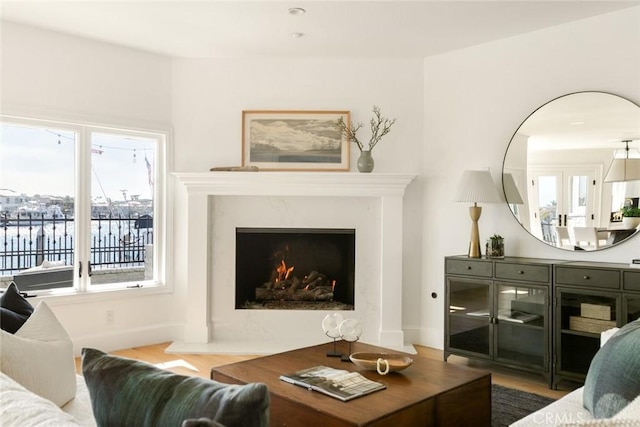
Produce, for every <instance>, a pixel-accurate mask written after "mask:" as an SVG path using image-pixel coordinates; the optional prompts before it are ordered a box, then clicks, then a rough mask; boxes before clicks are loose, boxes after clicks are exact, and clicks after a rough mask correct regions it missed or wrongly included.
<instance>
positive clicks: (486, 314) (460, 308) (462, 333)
mask: <svg viewBox="0 0 640 427" xmlns="http://www.w3.org/2000/svg"><path fill="white" fill-rule="evenodd" d="M448 283H449V295H448V298H449V313H448V315H447V323H448V330H449V334H448V338H447V339H448V344H449V348H455V349H457V350H463V351H466V352H470V353H475V354H481V355H486V356H491V345H490V336H491V326H492V325H491V318H492V317H493V313H492V312H491V287H490V285H491V282H490V281H482V280H464V279H448Z"/></svg>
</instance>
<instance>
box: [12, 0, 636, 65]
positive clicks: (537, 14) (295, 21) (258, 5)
mask: <svg viewBox="0 0 640 427" xmlns="http://www.w3.org/2000/svg"><path fill="white" fill-rule="evenodd" d="M638 5H640V0H633V1H559V0H553V1H508V0H502V1H493V2H488V1H479V0H474V1H455V0H446V1H419V0H414V1H333V0H324V1H307V0H301V1H295V2H294V1H271V0H261V1H242V0H235V1H211V0H200V1H182V0H168V1H153V0H138V1H118V0H111V1H82V0H75V1H51V0H40V1H31V0H18V1H16V0H13V1H7V0H0V7H1V9H0V16H1V18H2V20H3V21H9V22H17V23H21V24H26V25H31V26H37V27H42V28H46V29H50V30H54V31H59V32H62V33H67V34H72V35H75V36H81V37H87V38H90V39H95V40H100V41H104V42H109V43H113V44H117V45H122V46H127V47H132V48H136V49H141V50H145V51H150V52H154V53H159V54H163V55H169V56H173V57H184V58H215V57H298V58H299V57H320V58H326V57H333V58H356V57H358V58H424V57H428V56H431V55H436V54H440V53H443V52H448V51H452V50H456V49H461V48H465V47H469V46H474V45H478V44H482V43H487V42H490V41H493V40H498V39H502V38H507V37H512V36H516V35H519V34H523V33H527V32H531V31H536V30H540V29H543V28H548V27H552V26H555V25H561V24H564V23H567V22H571V21H576V20H580V19H585V18H589V17H592V16H596V15H600V14H604V13H609V12H613V11H617V10H621V9H624V8H628V7H633V6H638ZM292 7H300V8H304V9H305V10H306V13H304V14H302V15H292V14H290V13H289V12H288V10H289V8H292ZM293 33H304V35H303V36H302V37H298V38H296V37H293V36H292V34H293Z"/></svg>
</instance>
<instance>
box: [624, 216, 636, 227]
mask: <svg viewBox="0 0 640 427" xmlns="http://www.w3.org/2000/svg"><path fill="white" fill-rule="evenodd" d="M622 225H624V228H626V229H631V228H636V227H638V225H640V217H637V216H624V217H622Z"/></svg>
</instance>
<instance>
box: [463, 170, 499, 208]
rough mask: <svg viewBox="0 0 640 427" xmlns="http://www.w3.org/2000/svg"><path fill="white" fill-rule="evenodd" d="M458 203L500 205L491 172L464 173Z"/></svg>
mask: <svg viewBox="0 0 640 427" xmlns="http://www.w3.org/2000/svg"><path fill="white" fill-rule="evenodd" d="M455 201H456V202H472V203H499V202H500V197H498V192H497V191H496V187H495V184H494V183H493V179H492V178H491V173H490V172H489V171H469V170H468V171H464V173H463V174H462V179H461V180H460V184H459V185H458V193H457V194H456V198H455Z"/></svg>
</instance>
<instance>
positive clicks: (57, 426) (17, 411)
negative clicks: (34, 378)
mask: <svg viewBox="0 0 640 427" xmlns="http://www.w3.org/2000/svg"><path fill="white" fill-rule="evenodd" d="M0 408H2V425H3V426H36V425H37V426H41V427H49V426H51V427H63V426H64V427H67V426H74V427H75V426H79V425H80V424H78V423H77V422H76V420H75V419H74V418H73V417H72V416H71V415H69V414H67V413H65V412H63V411H62V409H60V408H58V407H57V406H56V405H55V404H54V403H53V402H51V401H50V400H47V399H44V398H42V397H40V396H38V395H36V394H34V393H32V392H30V391H29V390H27V389H26V388H24V387H22V386H21V385H20V384H18V383H17V382H15V381H14V380H12V379H11V378H9V377H8V376H7V375H5V374H3V373H0Z"/></svg>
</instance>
